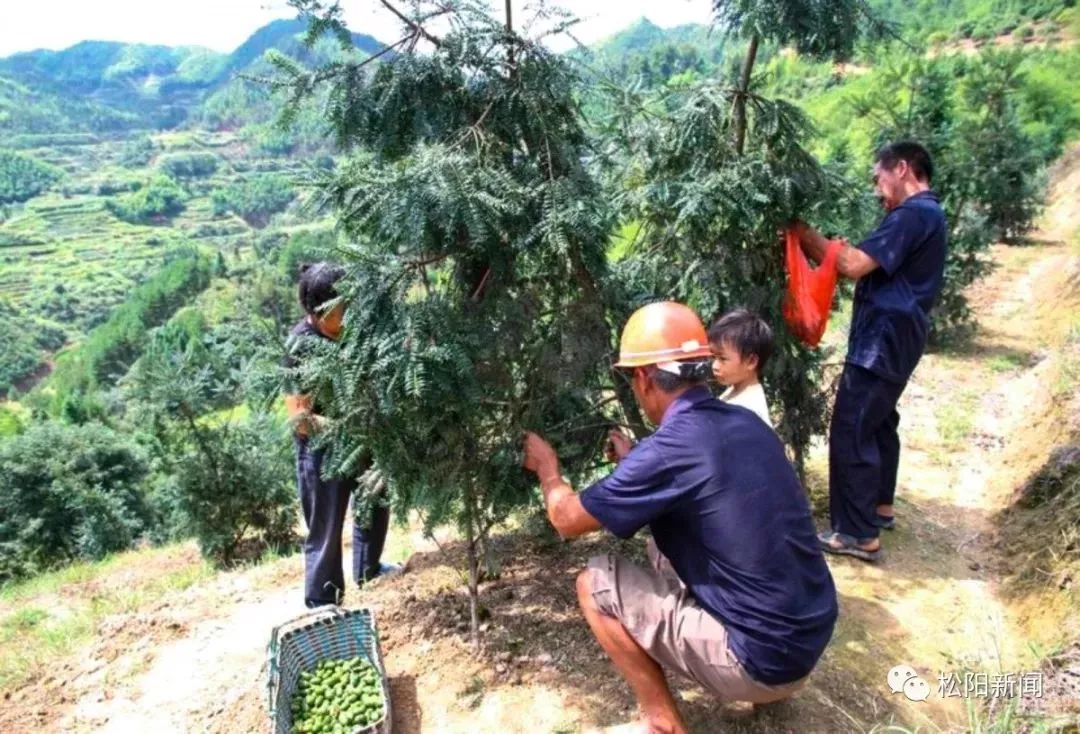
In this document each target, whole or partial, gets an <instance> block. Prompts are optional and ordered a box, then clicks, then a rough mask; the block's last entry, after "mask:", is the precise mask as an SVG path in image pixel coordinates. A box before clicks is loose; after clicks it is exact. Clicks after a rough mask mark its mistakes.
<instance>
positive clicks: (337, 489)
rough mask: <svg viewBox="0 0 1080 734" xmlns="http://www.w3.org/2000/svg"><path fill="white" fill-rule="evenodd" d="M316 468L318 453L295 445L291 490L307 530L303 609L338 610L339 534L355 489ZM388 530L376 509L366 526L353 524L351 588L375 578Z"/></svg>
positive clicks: (382, 510) (382, 511)
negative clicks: (293, 487) (294, 491)
mask: <svg viewBox="0 0 1080 734" xmlns="http://www.w3.org/2000/svg"><path fill="white" fill-rule="evenodd" d="M322 462H323V452H322V451H316V450H314V449H311V448H309V446H308V442H307V440H306V439H304V438H300V437H298V438H297V439H296V484H297V489H298V491H299V494H300V506H301V507H302V508H303V511H304V523H305V524H306V525H307V528H308V533H307V537H306V538H305V539H304V603H305V604H306V605H307V606H309V607H316V606H320V605H322V604H338V603H340V602H341V598H342V596H343V595H344V593H345V574H344V571H343V568H342V557H341V533H342V529H343V528H344V526H345V515H346V513H347V512H348V509H349V498H350V497H351V496H352V493H353V490H354V489H355V488H356V482H355V481H354V480H352V479H333V480H329V479H323V478H322V474H321V472H322ZM389 525H390V510H389V509H388V508H387V507H384V506H382V505H381V504H379V503H376V506H375V508H374V509H373V510H372V512H371V517H370V519H369V522H367V523H363V522H359V521H358V520H357V519H356V518H354V519H353V546H352V550H353V559H352V560H353V563H352V567H353V580H354V581H355V582H356V583H357V584H362V583H363V582H364V581H366V580H368V579H371V578H374V577H375V576H376V575H377V574H378V572H379V563H380V558H381V556H382V551H383V545H384V544H385V543H386V531H387V528H388V527H389ZM365 526H366V527H365Z"/></svg>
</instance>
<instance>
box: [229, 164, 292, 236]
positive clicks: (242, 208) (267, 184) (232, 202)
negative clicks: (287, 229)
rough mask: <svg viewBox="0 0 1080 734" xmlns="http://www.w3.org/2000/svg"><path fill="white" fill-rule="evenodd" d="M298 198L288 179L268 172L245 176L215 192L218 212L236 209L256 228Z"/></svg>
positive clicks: (265, 223) (236, 211) (235, 210)
mask: <svg viewBox="0 0 1080 734" xmlns="http://www.w3.org/2000/svg"><path fill="white" fill-rule="evenodd" d="M295 197H296V188H295V186H294V185H293V184H292V183H291V182H290V181H289V179H288V178H286V177H285V176H282V175H280V174H276V173H265V174H258V175H255V176H251V177H250V178H245V179H242V180H240V181H238V182H236V183H233V184H230V185H229V186H228V187H226V188H224V189H216V190H215V191H214V192H213V193H212V194H211V200H212V202H213V206H214V213H215V214H218V215H220V214H224V213H226V212H229V211H232V212H235V213H236V214H237V215H238V216H239V217H241V218H242V219H243V220H244V221H245V222H247V223H248V224H250V225H251V226H253V227H258V228H262V227H265V226H266V225H267V224H268V223H269V221H270V217H271V216H273V215H274V214H276V213H278V212H280V211H281V210H283V209H284V208H285V207H287V206H288V205H289V203H290V202H291V201H292V200H293V199H294V198H295Z"/></svg>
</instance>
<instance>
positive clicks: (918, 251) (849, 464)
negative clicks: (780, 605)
mask: <svg viewBox="0 0 1080 734" xmlns="http://www.w3.org/2000/svg"><path fill="white" fill-rule="evenodd" d="M933 173H934V168H933V163H932V161H931V160H930V154H929V153H927V151H926V149H925V148H923V147H922V146H921V145H919V144H918V143H911V142H900V143H893V144H891V145H887V146H885V147H884V148H882V149H881V150H879V151H878V153H877V155H876V156H875V163H874V185H875V188H876V189H877V193H878V197H879V198H880V199H881V203H882V205H883V206H884V207H885V209H886V211H887V214H886V215H885V218H884V219H883V220H882V222H881V224H880V225H878V228H877V229H876V230H874V231H873V232H872V233H871V234H870V236H869V237H867V238H866V239H865V240H863V242H862V243H861V244H860V245H859V246H858V247H851V246H850V245H845V246H844V248H843V249H842V250H841V253H840V256H839V258H838V259H837V269H838V270H839V272H840V274H841V275H843V276H845V277H848V278H853V279H855V280H857V281H858V283H857V284H856V286H855V303H854V308H853V311H852V317H851V331H850V335H849V338H848V353H847V359H846V360H845V364H844V372H843V374H842V375H841V377H840V388H839V390H838V392H837V394H836V404H835V407H834V408H833V417H832V423H831V425H830V427H829V515H830V520H831V523H832V531H831V532H828V533H823V534H822V535H821V536H820V542H821V543H822V547H823V548H824V549H825V550H826V551H828V552H830V553H840V554H845V555H851V556H855V557H857V558H860V559H862V560H865V561H876V560H878V559H879V558H881V556H882V551H881V542H880V539H879V537H878V536H879V534H880V532H879V531H880V529H881V528H885V529H892V528H893V527H894V524H895V520H894V518H893V498H894V496H895V494H896V472H897V467H898V466H899V463H900V439H899V437H898V436H897V433H896V428H897V426H898V425H899V422H900V414H899V413H898V412H897V410H896V404H897V402H898V401H899V399H900V395H901V393H903V391H904V387H905V385H906V384H907V381H908V378H910V377H911V373H912V372H913V371H914V370H915V365H916V364H918V362H919V359H920V358H921V357H922V354H923V351H924V350H925V348H926V337H927V334H928V333H929V330H930V310H931V308H933V306H934V302H935V301H936V300H937V297H938V294H939V293H940V292H941V283H942V279H943V276H944V272H945V248H946V237H947V226H946V223H945V213H944V212H943V211H942V209H941V205H940V203H939V202H938V197H937V195H936V194H934V192H933V191H931V190H930V182H931V179H932V178H933ZM798 228H799V234H800V238H801V242H802V246H803V249H804V250H805V251H806V253H807V255H809V256H810V257H811V258H813V259H815V260H818V261H819V262H820V260H821V258H822V257H823V256H824V254H825V239H824V238H823V237H822V236H821V235H820V234H819V233H818V232H816V231H815V230H814V229H813V228H811V227H808V226H807V225H805V224H801V223H800V224H799V225H798Z"/></svg>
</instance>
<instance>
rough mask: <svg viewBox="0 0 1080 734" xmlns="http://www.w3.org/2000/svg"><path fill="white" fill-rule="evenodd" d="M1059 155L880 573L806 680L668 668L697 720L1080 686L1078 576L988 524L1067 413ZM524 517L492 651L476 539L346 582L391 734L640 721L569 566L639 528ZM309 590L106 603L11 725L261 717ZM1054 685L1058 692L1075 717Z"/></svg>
mask: <svg viewBox="0 0 1080 734" xmlns="http://www.w3.org/2000/svg"><path fill="white" fill-rule="evenodd" d="M1066 163H1067V164H1068V165H1065V166H1064V167H1062V168H1059V170H1058V171H1056V172H1055V174H1054V180H1055V189H1054V190H1053V194H1052V196H1051V201H1050V206H1049V209H1048V212H1047V218H1048V219H1047V223H1046V226H1045V227H1044V228H1043V230H1042V231H1041V232H1040V233H1039V236H1038V237H1037V238H1036V241H1035V242H1034V243H1033V244H1031V245H1029V246H1024V247H1005V246H997V247H995V248H993V250H992V253H991V255H992V258H993V261H994V263H995V264H996V270H995V271H994V273H993V274H991V275H990V276H989V277H988V278H986V279H985V280H984V281H983V282H982V283H980V284H978V285H977V287H976V288H974V289H973V291H972V293H971V296H972V306H973V308H974V310H975V313H976V315H977V319H978V322H979V327H980V328H979V331H978V334H977V335H976V337H975V339H974V340H973V342H972V343H971V344H970V345H969V346H968V347H966V348H965V349H963V350H960V351H954V352H949V353H935V354H930V355H927V356H926V357H925V358H924V360H923V362H922V363H921V364H920V366H919V368H918V370H917V371H916V373H915V377H914V379H913V380H912V382H911V384H910V386H909V387H908V389H907V391H906V392H905V394H904V396H903V399H902V401H901V407H900V412H901V416H902V420H901V429H900V430H901V439H902V441H903V453H902V458H901V470H900V479H899V492H898V495H899V500H898V505H897V517H898V528H897V530H896V531H894V532H891V533H887V534H886V535H885V536H884V542H885V547H886V550H887V553H888V557H887V560H886V561H885V562H884V563H882V564H881V565H879V566H868V565H865V564H862V563H860V562H858V561H854V560H848V559H830V566H831V569H832V572H833V575H834V577H835V579H836V583H837V588H838V591H839V595H840V607H841V615H840V621H839V623H838V626H837V630H836V634H835V636H834V639H833V641H832V643H831V644H830V646H829V649H828V650H827V651H826V653H825V655H824V657H823V659H822V661H821V663H820V665H819V666H818V669H817V670H816V671H815V673H814V674H813V676H812V677H811V680H810V683H809V684H808V685H807V687H806V688H805V689H804V690H803V691H801V692H800V693H799V694H797V695H796V696H795V697H794V698H793V699H791V700H789V701H786V702H783V703H779V704H774V705H771V706H767V707H763V708H759V709H758V710H757V711H751V710H750V709H749V708H748V707H744V706H739V705H723V704H718V703H716V702H714V701H712V700H711V699H710V698H709V697H708V696H706V695H705V694H704V692H703V691H701V690H700V689H699V688H697V687H696V686H694V685H692V684H690V683H688V682H685V681H681V680H675V681H673V684H674V686H675V687H676V689H677V692H678V697H679V698H680V700H681V702H682V703H681V706H682V709H683V711H684V713H685V715H686V717H687V720H688V722H689V724H690V727H691V730H692V731H694V732H703V733H705V732H719V731H725V732H848V731H871V730H875V729H876V730H877V731H881V730H883V728H884V727H888V726H889V725H898V726H903V727H904V728H905V729H908V730H910V729H915V728H921V729H922V730H928V731H934V730H941V731H967V730H970V729H971V728H973V723H972V721H971V720H970V719H969V715H970V713H971V712H970V711H969V706H967V705H965V701H964V700H963V699H960V698H944V699H943V698H942V697H940V696H939V695H937V687H938V679H939V674H941V673H949V672H957V673H963V672H964V671H965V670H969V671H970V670H973V671H990V672H998V673H1000V672H1016V673H1020V672H1025V671H1032V670H1035V669H1037V668H1038V667H1039V666H1041V665H1045V660H1044V658H1045V655H1042V654H1040V651H1045V650H1049V649H1057V648H1062V647H1065V653H1063V655H1064V657H1063V658H1061V659H1064V660H1066V663H1065V664H1063V665H1064V667H1061V666H1059V667H1058V668H1055V669H1053V670H1051V671H1050V680H1051V687H1052V686H1053V681H1054V680H1066V679H1068V680H1072V678H1073V677H1078V678H1077V679H1080V647H1077V648H1068V647H1067V643H1068V642H1069V641H1076V640H1078V639H1080V622H1078V620H1077V618H1078V617H1080V615H1078V614H1077V608H1078V606H1077V604H1076V600H1075V598H1074V596H1073V592H1072V590H1071V587H1068V588H1063V589H1057V588H1054V587H1053V586H1052V585H1048V586H1047V588H1046V589H1045V590H1043V591H1042V592H1040V593H1037V594H1030V595H1028V596H1026V597H1025V596H1020V597H1017V596H1008V595H1005V594H1003V593H1002V584H1003V583H1005V582H1006V581H1007V579H1008V578H1009V575H1010V573H1012V569H1011V568H1010V559H1009V552H1008V548H1005V547H1002V543H1001V539H1000V536H999V532H998V527H997V524H996V519H995V518H997V516H998V514H999V513H1000V512H1001V510H1003V509H1004V508H1005V507H1007V506H1008V505H1009V504H1010V502H1011V500H1012V498H1013V496H1014V493H1015V491H1016V488H1017V487H1018V486H1020V485H1021V484H1022V483H1023V482H1024V480H1025V479H1026V478H1027V477H1028V476H1030V475H1031V473H1032V472H1033V471H1034V470H1035V469H1037V468H1038V467H1039V466H1042V464H1043V463H1044V462H1045V461H1046V460H1047V457H1048V456H1049V454H1050V452H1051V451H1052V449H1053V448H1054V447H1055V445H1057V444H1059V443H1060V442H1061V441H1063V440H1065V439H1066V438H1067V436H1068V434H1069V430H1070V428H1069V420H1068V418H1069V415H1068V414H1067V410H1066V411H1065V412H1063V410H1065V408H1067V406H1068V405H1072V404H1075V396H1069V395H1065V396H1063V395H1062V394H1061V393H1060V390H1058V389H1057V388H1056V387H1055V386H1057V385H1059V384H1060V379H1059V378H1060V373H1061V369H1062V365H1061V353H1062V344H1063V343H1065V340H1066V339H1068V338H1069V334H1070V331H1069V330H1070V329H1075V328H1077V326H1076V325H1077V323H1080V322H1078V318H1080V254H1078V249H1077V248H1076V247H1075V246H1074V245H1072V244H1070V243H1069V242H1068V238H1069V237H1071V236H1073V233H1074V232H1076V229H1077V222H1076V216H1077V215H1076V210H1077V209H1076V198H1075V196H1072V194H1071V193H1070V192H1074V191H1075V187H1076V186H1077V181H1078V180H1080V179H1078V178H1077V177H1078V176H1080V149H1078V150H1075V151H1073V153H1072V154H1071V157H1067V158H1066ZM1063 202H1064V203H1063ZM1070 204H1071V205H1070ZM833 338H834V340H835V339H836V335H833ZM1070 401H1071V402H1070ZM824 470H825V464H824V455H823V451H822V450H821V447H819V448H818V451H817V452H816V453H815V457H814V459H813V461H812V463H811V478H810V481H809V482H808V484H809V488H810V490H811V493H812V495H813V496H814V498H815V500H816V501H817V503H818V504H820V500H821V497H822V493H823V492H824V486H823V481H822V479H821V477H823V476H824ZM821 520H822V522H823V521H824V519H823V518H821ZM522 525H523V526H522V527H521V528H519V529H517V530H515V531H513V532H509V533H506V534H504V535H502V536H499V538H498V539H497V551H498V555H499V557H500V558H501V559H502V572H501V576H500V577H499V578H498V579H495V580H492V581H489V582H486V583H484V584H483V585H482V587H481V595H482V604H483V619H484V622H483V625H484V626H483V628H482V629H483V643H482V647H481V648H480V649H479V650H477V649H474V647H473V646H472V645H471V643H470V641H469V639H468V633H467V620H468V600H467V596H466V592H465V578H464V575H463V571H462V570H461V569H463V568H464V562H463V559H462V554H463V551H462V548H461V547H460V546H459V545H458V544H457V543H456V542H454V540H453V539H452V537H450V536H449V534H446V533H444V534H443V535H442V537H441V538H440V542H439V544H438V545H439V546H441V547H437V546H436V544H435V543H433V542H431V541H429V540H427V539H424V538H421V537H419V534H418V533H417V532H416V531H415V529H402V528H394V529H392V531H391V532H392V537H391V547H392V548H394V549H395V552H398V553H411V558H410V559H409V564H408V569H407V571H406V572H405V573H404V574H401V575H398V576H395V577H392V578H388V579H383V580H379V581H377V582H376V583H374V584H372V585H371V586H370V587H368V588H367V589H365V590H364V591H363V592H357V591H356V590H354V589H350V590H349V591H348V593H347V596H346V606H349V607H359V606H364V607H369V608H371V609H372V610H374V613H375V616H376V619H377V622H378V625H379V628H380V630H381V635H382V649H383V654H384V656H385V660H386V665H387V669H388V673H389V676H390V683H391V692H392V705H393V712H394V723H395V727H394V729H395V731H398V732H402V733H403V734H413V733H416V732H440V733H442V732H446V733H448V734H450V733H453V732H462V733H464V732H471V733H490V734H496V733H497V734H504V733H509V732H523V733H524V732H529V733H532V732H546V733H550V734H556V733H559V732H561V733H563V734H570V733H571V732H587V731H592V730H596V729H598V728H600V729H602V728H603V727H608V726H612V725H618V724H622V723H626V722H628V721H631V720H633V718H634V715H635V711H634V704H633V698H632V696H631V695H630V692H629V690H628V688H627V687H626V685H625V684H624V683H622V681H621V680H619V679H618V677H617V675H616V674H615V672H614V670H613V669H612V668H611V666H610V664H609V663H608V662H607V660H606V658H605V657H604V655H603V653H602V651H601V650H600V648H599V646H598V645H597V644H596V643H595V642H594V641H593V640H592V638H591V637H590V634H589V631H588V628H587V627H586V625H585V623H584V621H583V620H582V618H581V616H580V614H579V612H578V611H577V606H576V600H575V596H574V577H575V575H576V574H577V572H578V571H579V570H580V569H581V568H582V567H583V566H584V564H585V562H586V560H587V558H588V557H589V556H590V555H593V554H595V553H603V552H608V551H616V552H620V553H624V554H628V555H631V556H634V555H639V556H640V555H641V554H642V552H643V543H644V541H643V540H641V539H637V540H632V541H626V542H623V541H618V540H614V539H612V538H611V537H610V536H601V535H597V536H596V537H592V538H588V539H583V540H578V541H574V542H570V543H562V542H560V541H559V540H558V539H557V538H555V537H554V536H553V535H552V534H551V532H550V531H549V530H547V529H546V528H545V527H544V524H543V522H542V521H541V520H540V519H539V518H531V519H526V521H525V522H523V524H522ZM192 562H195V561H194V559H193V560H192ZM141 572H142V573H146V574H153V573H154V572H155V569H153V568H146V569H142V570H141ZM115 583H116V584H117V588H119V587H120V586H122V584H123V583H124V581H123V580H122V579H118V580H116V581H115ZM301 586H302V564H301V561H300V558H299V557H298V556H292V557H288V558H283V559H280V560H277V561H273V562H270V563H265V564H262V565H259V566H255V567H253V568H250V569H247V570H244V571H236V572H230V573H223V574H219V575H217V576H215V577H213V578H212V579H210V580H208V581H205V582H203V583H199V584H196V585H194V586H192V587H191V588H188V589H186V590H185V591H183V592H180V593H178V594H176V595H175V596H174V597H171V598H168V599H166V600H164V601H162V602H160V603H158V604H157V605H155V606H154V607H152V608H147V609H139V610H137V611H136V612H133V613H130V614H125V615H117V616H114V617H110V618H108V619H107V620H106V621H105V623H103V624H102V626H101V628H100V629H99V630H98V631H97V635H96V641H95V643H94V644H93V646H92V647H91V648H89V649H87V650H84V651H81V652H80V653H79V654H78V655H77V656H73V657H72V658H71V659H69V660H66V661H64V662H63V663H62V664H60V665H56V666H53V667H52V668H51V669H50V670H49V671H48V673H47V674H43V675H42V676H41V677H39V678H38V679H36V680H35V681H33V682H32V683H31V684H29V685H28V686H25V687H23V688H20V689H17V690H9V691H5V692H4V693H3V697H4V700H3V706H2V707H0V731H4V732H30V731H64V732H88V731H104V732H149V731H161V732H173V731H185V732H204V731H205V732H223V733H224V732H230V733H231V732H254V731H262V730H265V729H266V728H267V726H268V720H267V716H266V644H267V642H268V640H269V635H270V629H271V628H272V627H273V626H274V625H277V624H281V623H283V622H285V621H287V620H289V619H291V618H293V617H295V616H296V615H299V614H301V613H302V612H303V611H304V610H303V608H302V604H301V596H302V594H301ZM105 591H108V589H106V590H105ZM1070 650H1071V651H1072V652H1070ZM1059 657H1060V656H1059ZM897 664H908V665H911V666H912V667H914V668H915V669H916V671H917V672H918V673H919V674H920V675H921V676H922V677H923V678H924V679H925V680H927V681H928V682H929V684H930V686H931V689H932V692H933V693H932V695H931V697H930V698H929V699H928V700H927V701H924V702H911V701H908V700H907V699H906V698H904V697H903V696H902V695H897V694H894V693H891V692H890V690H889V688H888V686H887V685H886V674H887V672H888V670H889V669H890V668H892V667H893V666H894V665H897ZM1054 676H1057V678H1054ZM1070 676H1072V677H1070ZM1062 690H1065V689H1062ZM1049 694H1053V691H1049V692H1048V695H1049ZM1061 696H1062V697H1063V698H1062V699H1061V700H1058V701H1056V703H1055V705H1056V706H1058V707H1059V708H1062V707H1064V708H1067V707H1068V705H1069V704H1070V701H1069V700H1068V696H1067V695H1066V694H1061ZM1071 703H1072V704H1074V705H1075V703H1076V700H1075V696H1073V700H1072V701H1071Z"/></svg>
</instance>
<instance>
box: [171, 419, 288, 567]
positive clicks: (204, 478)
mask: <svg viewBox="0 0 1080 734" xmlns="http://www.w3.org/2000/svg"><path fill="white" fill-rule="evenodd" d="M195 430H196V431H197V432H198V435H197V436H196V433H195V431H193V432H192V433H191V435H190V440H188V441H186V442H185V443H184V445H183V448H182V449H181V450H180V451H179V452H178V453H177V454H175V460H176V461H177V464H178V468H179V469H180V470H179V471H178V472H177V475H176V484H175V492H176V494H175V495H174V502H173V504H174V506H175V508H176V510H177V511H178V513H179V515H178V517H179V518H180V520H179V522H180V527H179V530H180V531H181V532H184V533H185V534H187V533H190V534H191V535H193V536H194V537H195V538H196V540H198V542H199V548H200V549H201V550H202V553H203V555H205V556H206V557H208V558H211V559H213V560H215V561H217V562H219V563H222V564H226V565H227V564H229V563H231V562H232V561H233V560H235V558H236V556H237V553H238V552H239V550H240V549H241V547H242V544H243V543H244V542H245V541H249V542H254V543H256V544H258V545H259V546H260V547H263V548H270V549H282V548H284V547H285V546H286V545H288V544H289V543H291V542H292V541H293V540H294V534H293V523H294V521H295V517H296V514H295V513H296V508H295V499H294V496H293V492H294V487H293V483H292V477H293V467H292V452H291V445H290V443H289V442H288V440H287V439H286V436H287V432H286V430H285V426H284V424H283V423H282V422H281V421H280V420H279V419H276V418H274V417H273V416H270V415H269V414H256V415H253V416H252V417H251V418H250V419H249V420H248V421H246V422H243V423H236V424H224V425H217V426H209V425H204V426H201V427H199V428H198V429H195ZM211 447H212V448H211Z"/></svg>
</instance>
